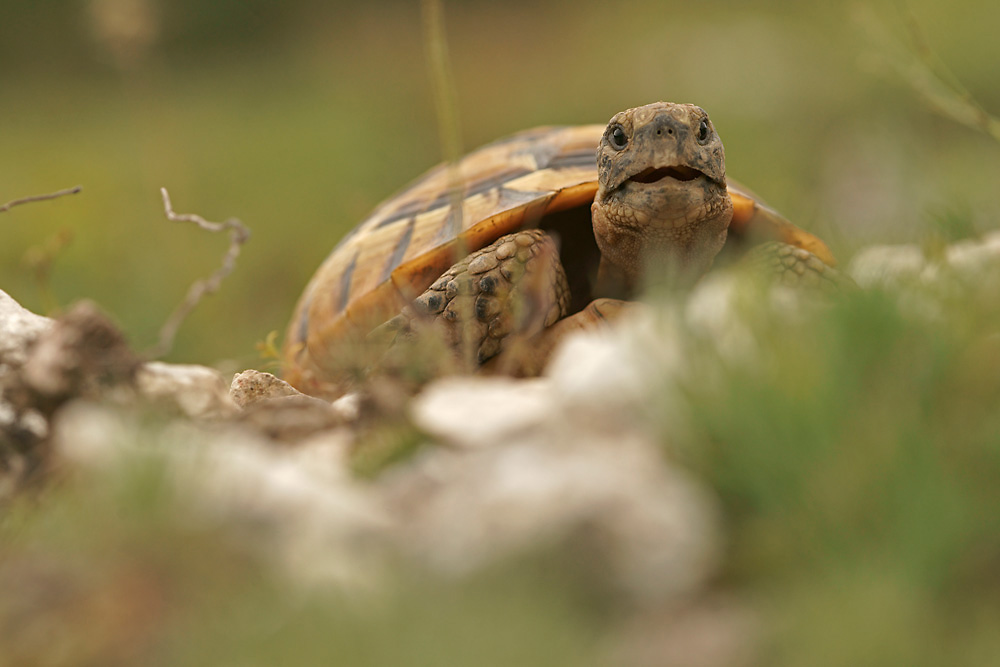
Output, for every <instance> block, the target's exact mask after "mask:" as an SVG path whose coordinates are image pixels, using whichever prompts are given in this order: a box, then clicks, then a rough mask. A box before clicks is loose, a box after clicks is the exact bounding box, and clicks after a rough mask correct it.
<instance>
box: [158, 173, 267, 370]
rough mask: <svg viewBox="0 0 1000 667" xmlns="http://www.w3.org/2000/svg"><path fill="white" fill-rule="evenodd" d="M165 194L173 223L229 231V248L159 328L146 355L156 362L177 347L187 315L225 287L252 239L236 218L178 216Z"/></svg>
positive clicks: (163, 190) (163, 191)
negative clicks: (222, 286)
mask: <svg viewBox="0 0 1000 667" xmlns="http://www.w3.org/2000/svg"><path fill="white" fill-rule="evenodd" d="M160 194H161V195H163V212H164V214H165V215H166V217H167V220H169V221H170V222H190V223H193V224H195V225H198V227H199V228H201V229H203V230H205V231H207V232H212V233H219V232H224V231H229V249H228V250H227V251H226V254H225V255H224V256H223V258H222V265H221V266H220V267H219V268H218V269H216V271H215V272H214V273H213V274H212V275H210V276H209V277H208V278H205V279H203V280H198V281H196V282H195V283H194V284H192V285H191V287H190V289H188V293H187V296H186V297H185V298H184V301H182V302H181V303H180V305H179V306H177V308H176V309H175V310H174V312H173V313H171V314H170V317H169V318H167V321H166V322H164V323H163V327H162V328H161V329H160V338H159V341H158V342H157V343H156V345H154V346H153V347H152V348H150V349H149V350H147V352H146V355H147V356H148V357H149V358H151V359H156V358H159V357H162V356H163V355H165V354H167V353H168V352H169V351H170V350H171V348H172V347H173V345H174V338H175V337H176V336H177V331H178V329H180V327H181V324H183V322H184V320H185V319H187V316H188V315H189V314H190V313H191V311H192V310H194V309H195V307H196V306H197V305H198V304H199V303H200V302H201V300H202V299H203V298H204V297H205V296H206V295H207V294H214V293H215V292H216V291H218V289H219V287H220V286H221V285H222V281H223V280H225V279H226V276H228V275H229V274H230V273H232V272H233V269H235V268H236V259H237V258H238V257H239V255H240V249H241V248H242V246H243V244H244V243H246V242H247V240H248V239H249V238H250V230H249V229H248V228H247V227H246V225H244V224H243V223H242V222H240V221H239V220H237V219H236V218H229V219H228V220H225V221H223V222H209V221H208V220H205V219H204V218H203V217H201V216H200V215H194V214H191V213H186V214H180V213H175V212H174V209H173V206H172V205H171V203H170V195H169V193H167V189H166V188H160Z"/></svg>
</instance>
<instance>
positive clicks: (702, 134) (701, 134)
mask: <svg viewBox="0 0 1000 667" xmlns="http://www.w3.org/2000/svg"><path fill="white" fill-rule="evenodd" d="M706 139H708V121H707V120H705V119H704V118H702V119H701V125H699V126H698V141H702V142H703V141H705V140H706Z"/></svg>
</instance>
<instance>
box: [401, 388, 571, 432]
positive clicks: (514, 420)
mask: <svg viewBox="0 0 1000 667" xmlns="http://www.w3.org/2000/svg"><path fill="white" fill-rule="evenodd" d="M410 408H411V416H412V418H413V421H414V423H415V424H416V425H417V426H418V427H419V428H421V429H422V430H424V431H425V432H427V433H429V434H430V435H432V436H434V437H436V438H438V439H440V440H443V441H444V442H447V443H448V444H451V445H456V446H460V447H485V446H489V445H492V444H496V443H499V442H503V441H506V440H510V439H512V438H515V437H517V436H518V435H519V434H521V433H524V432H526V431H529V430H531V429H533V428H536V427H537V426H538V425H539V424H541V423H543V422H545V421H546V420H547V419H549V417H550V416H551V415H552V413H553V410H554V399H553V396H552V389H551V383H550V382H549V381H548V380H546V379H544V378H537V379H531V380H515V379H512V378H507V377H485V378H484V377H450V378H444V379H442V380H438V381H436V382H433V383H431V384H430V385H428V386H427V387H426V388H425V389H424V390H423V391H422V392H421V393H420V395H418V396H417V397H416V398H415V399H414V400H413V402H412V403H411V406H410Z"/></svg>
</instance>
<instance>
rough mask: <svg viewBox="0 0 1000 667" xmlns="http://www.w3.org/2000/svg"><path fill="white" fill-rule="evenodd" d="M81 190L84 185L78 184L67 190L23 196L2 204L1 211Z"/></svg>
mask: <svg viewBox="0 0 1000 667" xmlns="http://www.w3.org/2000/svg"><path fill="white" fill-rule="evenodd" d="M81 190H83V186H82V185H78V186H76V187H75V188H66V189H65V190H59V191H57V192H50V193H48V194H44V195H35V196H33V197H22V198H21V199H15V200H13V201H9V202H7V203H6V204H4V205H2V206H0V213H4V212H5V211H9V210H10V209H12V208H14V207H15V206H20V205H21V204H30V203H31V202H36V201H45V200H47V199H55V198H56V197H64V196H66V195H75V194H76V193H78V192H80V191H81Z"/></svg>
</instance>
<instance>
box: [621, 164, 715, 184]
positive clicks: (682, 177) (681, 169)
mask: <svg viewBox="0 0 1000 667" xmlns="http://www.w3.org/2000/svg"><path fill="white" fill-rule="evenodd" d="M699 176H705V173H704V172H702V171H699V170H698V169H695V168H694V167H688V166H686V165H671V166H668V167H647V168H646V169H643V170H642V171H640V172H639V173H638V174H636V175H634V176H631V177H629V178H628V179H627V180H629V181H635V182H636V183H656V182H657V181H662V180H663V179H665V178H672V179H674V180H675V181H693V180H694V179H696V178H698V177H699ZM706 178H707V177H706Z"/></svg>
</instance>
